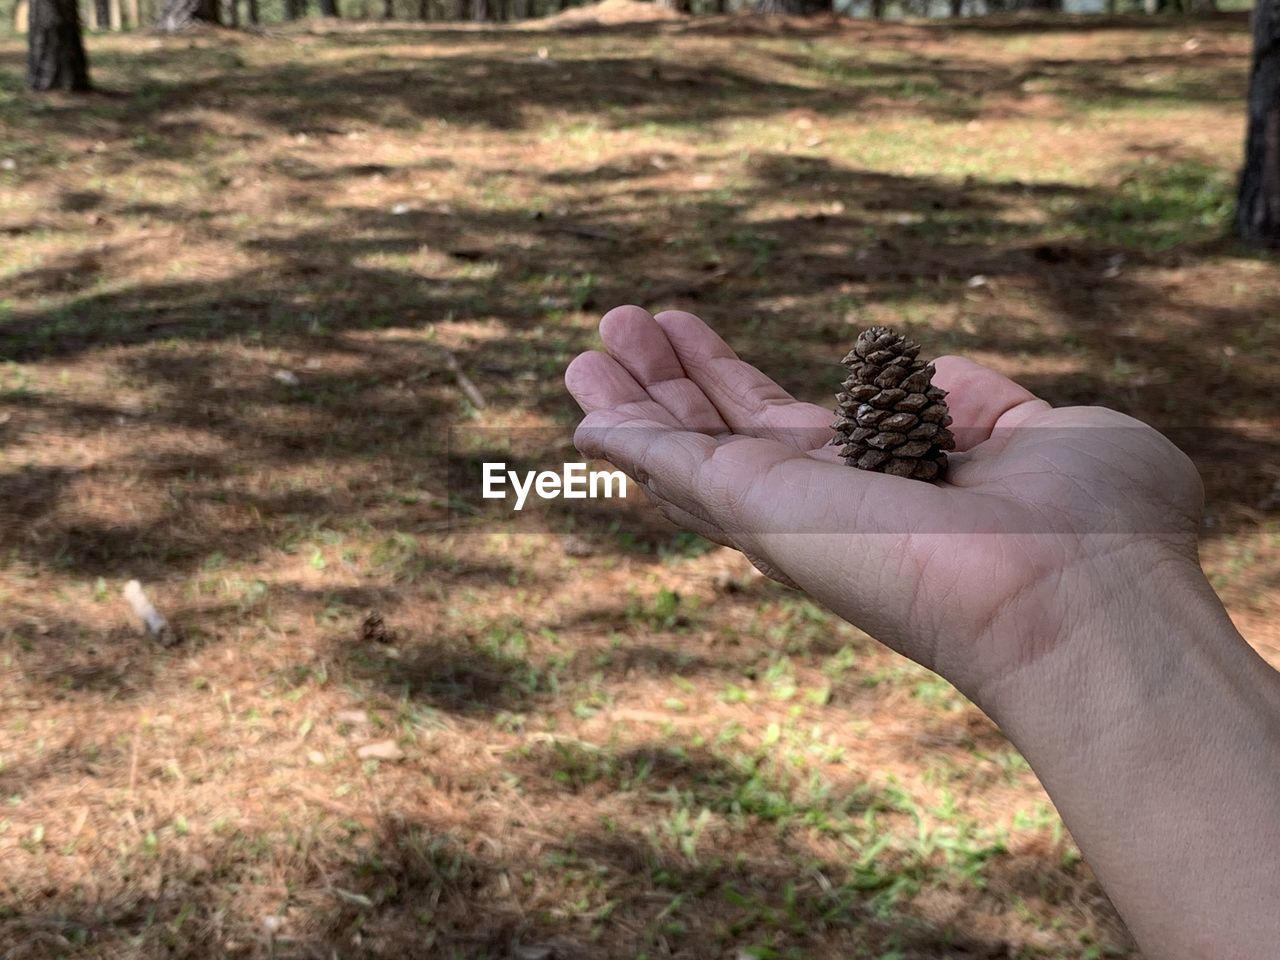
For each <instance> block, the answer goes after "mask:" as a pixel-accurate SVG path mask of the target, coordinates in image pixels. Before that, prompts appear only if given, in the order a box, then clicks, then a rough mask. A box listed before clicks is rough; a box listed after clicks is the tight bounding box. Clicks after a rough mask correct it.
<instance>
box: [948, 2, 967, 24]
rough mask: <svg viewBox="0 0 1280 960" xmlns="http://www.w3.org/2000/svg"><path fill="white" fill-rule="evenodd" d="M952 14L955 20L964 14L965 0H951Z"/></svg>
mask: <svg viewBox="0 0 1280 960" xmlns="http://www.w3.org/2000/svg"><path fill="white" fill-rule="evenodd" d="M951 16H952V18H953V19H955V20H959V19H960V18H961V17H963V16H964V0H951Z"/></svg>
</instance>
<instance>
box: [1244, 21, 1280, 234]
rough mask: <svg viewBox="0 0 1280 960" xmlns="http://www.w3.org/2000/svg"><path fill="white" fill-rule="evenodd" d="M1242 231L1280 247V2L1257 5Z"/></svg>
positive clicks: (1245, 157) (1250, 82)
mask: <svg viewBox="0 0 1280 960" xmlns="http://www.w3.org/2000/svg"><path fill="white" fill-rule="evenodd" d="M1236 229H1237V230H1238V231H1239V233H1240V236H1241V238H1242V239H1244V240H1246V241H1247V242H1249V243H1254V244H1259V245H1266V246H1277V245H1280V0H1258V3H1257V5H1256V6H1255V7H1254V8H1253V68H1252V70H1251V72H1250V75H1249V133H1248V136H1247V138H1246V140H1245V149H1244V169H1243V170H1242V171H1241V173H1240V194H1239V199H1238V203H1237V206H1236Z"/></svg>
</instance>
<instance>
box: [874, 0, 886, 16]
mask: <svg viewBox="0 0 1280 960" xmlns="http://www.w3.org/2000/svg"><path fill="white" fill-rule="evenodd" d="M884 7H885V0H871V19H872V20H883V19H884Z"/></svg>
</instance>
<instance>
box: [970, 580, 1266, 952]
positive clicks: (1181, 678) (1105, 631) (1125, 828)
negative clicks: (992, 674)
mask: <svg viewBox="0 0 1280 960" xmlns="http://www.w3.org/2000/svg"><path fill="white" fill-rule="evenodd" d="M1134 577H1135V579H1137V582H1136V583H1130V584H1125V583H1118V584H1115V585H1114V588H1113V587H1107V586H1100V587H1099V588H1098V590H1099V593H1100V594H1101V593H1106V594H1108V595H1112V596H1123V595H1125V594H1127V595H1128V596H1129V597H1130V598H1132V599H1128V600H1125V601H1124V602H1123V605H1122V608H1121V609H1117V608H1116V607H1115V606H1114V605H1110V604H1106V603H1100V604H1099V605H1098V608H1097V615H1096V616H1095V617H1092V618H1088V619H1090V620H1091V621H1092V622H1091V623H1089V624H1088V625H1087V626H1086V627H1084V628H1080V629H1077V630H1074V631H1073V634H1072V636H1071V637H1070V638H1069V639H1068V640H1067V641H1066V642H1064V643H1060V644H1058V645H1057V646H1056V647H1055V648H1054V650H1053V651H1052V653H1050V654H1048V655H1047V656H1046V658H1045V659H1044V660H1043V661H1041V662H1038V663H1036V664H1034V665H1032V666H1030V667H1028V668H1026V669H1025V670H1023V671H1021V673H1020V674H1019V673H1014V674H1011V675H1009V676H1008V677H1006V678H1004V679H1003V680H1002V681H1001V682H1000V684H999V685H998V689H993V690H991V691H989V694H990V697H989V699H990V701H991V702H990V704H989V705H988V709H989V711H990V712H991V713H992V715H993V716H994V717H995V719H996V720H997V722H998V723H1000V725H1001V727H1002V728H1003V729H1004V730H1005V732H1006V734H1007V735H1008V736H1009V737H1010V739H1011V740H1012V741H1013V742H1014V743H1015V744H1016V745H1017V746H1018V748H1019V749H1020V750H1021V751H1022V752H1023V754H1024V755H1025V756H1026V758H1027V760H1028V761H1029V762H1030V764H1031V766H1032V767H1033V769H1034V770H1035V771H1036V773H1037V774H1038V775H1039V777H1040V779H1041V781H1042V782H1043V783H1044V785H1045V788H1046V789H1047V790H1048V791H1049V794H1050V796H1051V797H1052V798H1053V800H1054V802H1055V804H1056V805H1057V807H1058V810H1059V812H1060V813H1061V814H1062V817H1063V819H1064V821H1065V822H1066V824H1067V826H1068V828H1069V829H1070V830H1071V832H1072V835H1073V836H1074V837H1075V839H1076V841H1077V843H1079V845H1080V848H1081V850H1082V851H1083V853H1084V854H1085V857H1086V858H1087V859H1088V861H1089V863H1090V865H1091V866H1092V867H1093V869H1094V870H1095V872H1096V873H1097V874H1098V876H1099V878H1100V879H1101V881H1102V883H1103V885H1104V887H1105V888H1106V890H1107V893H1108V895H1109V896H1110V897H1111V899H1112V901H1113V902H1114V903H1115V904H1116V906H1117V908H1118V909H1119V910H1120V913H1121V915H1122V916H1123V917H1124V919H1125V921H1126V923H1127V924H1128V925H1129V928H1130V930H1131V931H1132V932H1133V934H1134V936H1135V937H1136V938H1137V939H1138V942H1139V944H1140V945H1141V946H1142V947H1143V949H1144V951H1145V952H1146V953H1147V955H1148V956H1150V957H1151V958H1152V960H1193V958H1194V960H1208V958H1213V960H1217V958H1221V957H1232V958H1234V960H1254V958H1257V960H1262V958H1268V960H1269V958H1273V957H1275V956H1276V955H1277V950H1280V675H1277V674H1276V672H1275V671H1273V670H1272V669H1271V668H1270V667H1269V666H1268V665H1267V664H1266V663H1265V662H1264V661H1262V659H1261V658H1260V657H1258V655H1257V654H1256V653H1255V652H1254V651H1253V650H1252V649H1250V648H1249V647H1248V645H1247V644H1246V643H1245V642H1244V640H1243V639H1242V638H1241V637H1240V635H1239V634H1238V633H1237V632H1236V630H1235V629H1234V627H1233V626H1232V624H1231V622H1230V620H1229V619H1228V618H1227V616H1226V613H1225V611H1223V609H1222V606H1221V604H1220V603H1219V602H1218V600H1217V597H1216V596H1215V595H1214V594H1213V591H1212V590H1211V588H1210V587H1209V585H1208V583H1207V582H1206V581H1205V580H1204V578H1203V576H1201V575H1200V574H1199V571H1198V570H1194V569H1192V568H1190V567H1189V566H1188V568H1187V569H1186V570H1183V571H1179V572H1177V573H1176V574H1174V575H1173V576H1172V577H1170V576H1168V574H1167V571H1165V572H1162V573H1161V574H1160V575H1159V577H1160V580H1159V582H1156V580H1155V578H1154V577H1153V575H1152V574H1151V573H1150V572H1149V571H1148V572H1142V573H1139V572H1136V571H1135V573H1134Z"/></svg>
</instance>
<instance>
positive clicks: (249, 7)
mask: <svg viewBox="0 0 1280 960" xmlns="http://www.w3.org/2000/svg"><path fill="white" fill-rule="evenodd" d="M244 12H245V15H246V16H247V17H248V18H249V22H250V23H251V24H253V25H254V26H255V27H256V26H257V25H258V19H259V13H258V0H248V3H246V4H245V11H244Z"/></svg>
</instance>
